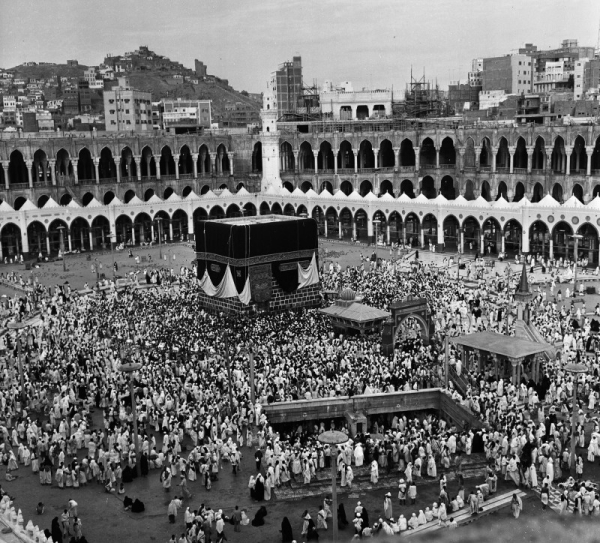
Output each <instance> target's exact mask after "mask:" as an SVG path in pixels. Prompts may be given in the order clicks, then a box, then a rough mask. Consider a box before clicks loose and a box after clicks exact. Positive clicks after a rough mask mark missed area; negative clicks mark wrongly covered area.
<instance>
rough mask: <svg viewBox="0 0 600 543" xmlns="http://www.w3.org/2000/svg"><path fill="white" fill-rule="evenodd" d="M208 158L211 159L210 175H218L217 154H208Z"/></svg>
mask: <svg viewBox="0 0 600 543" xmlns="http://www.w3.org/2000/svg"><path fill="white" fill-rule="evenodd" d="M208 156H209V157H210V170H211V172H210V173H211V174H213V175H217V153H208Z"/></svg>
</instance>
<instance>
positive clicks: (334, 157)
mask: <svg viewBox="0 0 600 543" xmlns="http://www.w3.org/2000/svg"><path fill="white" fill-rule="evenodd" d="M337 162H338V153H337V152H335V153H334V155H333V173H334V174H335V175H337V168H338V166H337ZM588 162H589V161H588Z"/></svg>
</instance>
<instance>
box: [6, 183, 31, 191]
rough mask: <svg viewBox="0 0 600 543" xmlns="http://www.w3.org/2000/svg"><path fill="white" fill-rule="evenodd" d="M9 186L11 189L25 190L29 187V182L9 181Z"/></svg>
mask: <svg viewBox="0 0 600 543" xmlns="http://www.w3.org/2000/svg"><path fill="white" fill-rule="evenodd" d="M8 187H9V188H10V189H11V190H25V189H28V188H29V183H9V185H8Z"/></svg>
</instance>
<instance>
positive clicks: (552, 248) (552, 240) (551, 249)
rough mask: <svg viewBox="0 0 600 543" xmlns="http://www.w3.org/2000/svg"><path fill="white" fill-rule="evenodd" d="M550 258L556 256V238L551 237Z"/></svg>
mask: <svg viewBox="0 0 600 543" xmlns="http://www.w3.org/2000/svg"><path fill="white" fill-rule="evenodd" d="M549 256H550V258H554V239H552V238H550V253H549Z"/></svg>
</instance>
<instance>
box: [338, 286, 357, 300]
mask: <svg viewBox="0 0 600 543" xmlns="http://www.w3.org/2000/svg"><path fill="white" fill-rule="evenodd" d="M355 299H356V292H354V291H353V290H352V289H351V288H346V289H344V290H342V292H341V293H340V300H343V301H344V302H352V301H354V300H355Z"/></svg>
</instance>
